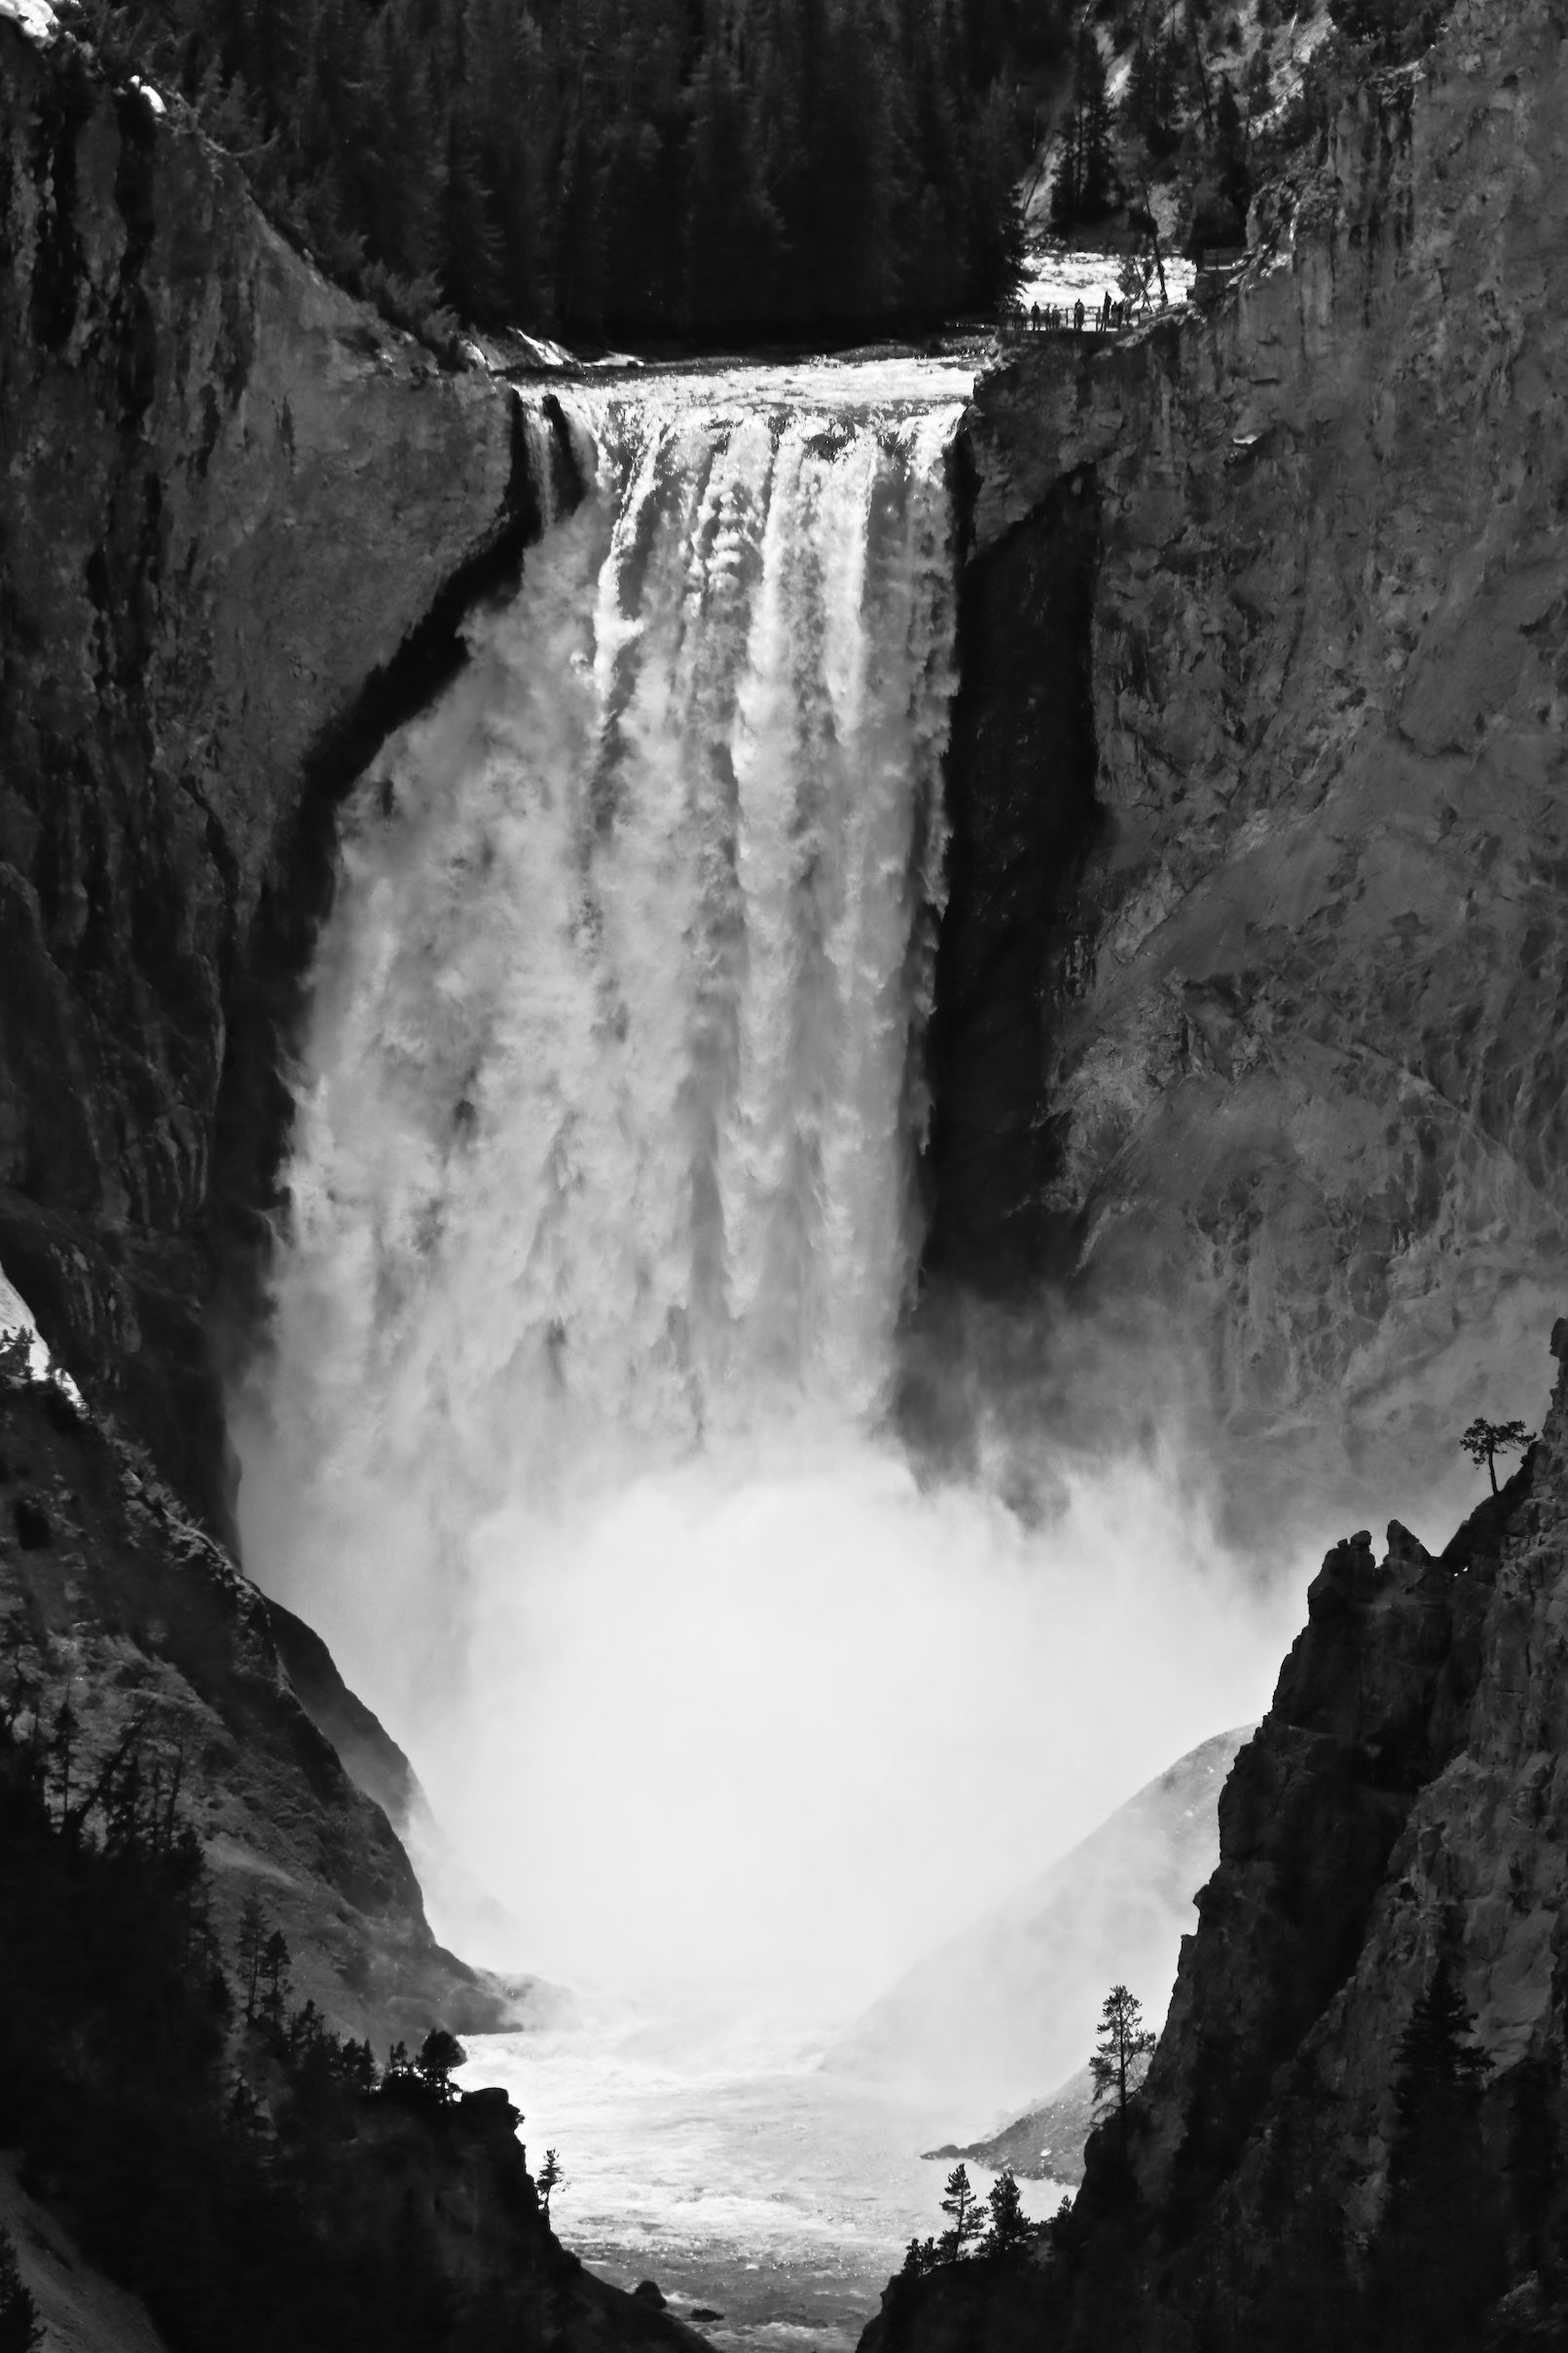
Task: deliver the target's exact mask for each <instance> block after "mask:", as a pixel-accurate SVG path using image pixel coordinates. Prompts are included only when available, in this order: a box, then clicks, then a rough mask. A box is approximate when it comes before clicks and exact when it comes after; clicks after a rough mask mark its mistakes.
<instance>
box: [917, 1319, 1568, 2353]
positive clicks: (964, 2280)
mask: <svg viewBox="0 0 1568 2353" xmlns="http://www.w3.org/2000/svg"><path fill="white" fill-rule="evenodd" d="M1553 1346H1554V1349H1555V1351H1556V1353H1557V1355H1558V1358H1559V1360H1560V1361H1559V1373H1558V1379H1557V1385H1556V1392H1555V1395H1554V1397H1553V1400H1552V1404H1551V1409H1550V1414H1549V1415H1548V1417H1547V1420H1546V1423H1545V1425H1544V1427H1543V1430H1542V1434H1541V1437H1540V1440H1539V1442H1538V1444H1537V1445H1536V1447H1535V1448H1534V1450H1533V1452H1532V1453H1531V1455H1530V1456H1529V1458H1528V1459H1527V1462H1526V1464H1525V1466H1524V1467H1523V1468H1522V1469H1521V1470H1520V1471H1519V1472H1518V1473H1517V1474H1516V1475H1515V1476H1514V1478H1513V1480H1512V1481H1511V1482H1510V1484H1509V1486H1508V1487H1507V1488H1506V1489H1505V1490H1504V1493H1503V1497H1502V1499H1501V1501H1500V1503H1499V1504H1498V1505H1497V1506H1496V1507H1493V1506H1491V1505H1490V1504H1488V1505H1487V1506H1486V1507H1484V1508H1483V1510H1482V1511H1481V1512H1479V1513H1477V1515H1476V1516H1475V1518H1474V1519H1473V1521H1472V1522H1470V1523H1467V1525H1466V1526H1465V1527H1464V1528H1462V1529H1461V1530H1460V1532H1459V1535H1458V1536H1457V1537H1456V1538H1455V1540H1454V1542H1453V1543H1452V1544H1451V1545H1450V1546H1449V1547H1448V1548H1447V1549H1446V1551H1445V1552H1444V1554H1443V1556H1442V1558H1441V1559H1434V1558H1433V1557H1432V1556H1431V1555H1429V1554H1428V1553H1427V1552H1425V1551H1424V1550H1423V1548H1422V1547H1421V1546H1420V1545H1419V1544H1417V1543H1416V1542H1415V1540H1414V1539H1413V1538H1412V1537H1411V1536H1410V1535H1409V1534H1408V1533H1407V1531H1406V1530H1404V1528H1402V1527H1400V1526H1398V1524H1397V1523H1396V1524H1395V1525H1394V1526H1391V1527H1390V1529H1389V1543H1388V1549H1387V1552H1386V1554H1385V1555H1384V1557H1383V1559H1382V1560H1381V1561H1379V1560H1378V1559H1377V1557H1376V1555H1375V1554H1374V1551H1373V1548H1372V1546H1371V1544H1370V1542H1369V1541H1368V1539H1367V1536H1366V1535H1365V1534H1364V1533H1363V1534H1358V1535H1356V1536H1352V1537H1351V1538H1349V1539H1347V1540H1346V1541H1345V1542H1343V1543H1341V1544H1338V1545H1336V1546H1335V1547H1334V1548H1333V1550H1332V1551H1331V1552H1330V1554H1329V1555H1328V1558H1327V1559H1326V1560H1325V1562H1324V1565H1323V1570H1322V1573H1321V1575H1320V1576H1319V1577H1318V1579H1317V1581H1316V1583H1315V1584H1314V1585H1313V1587H1312V1590H1311V1594H1310V1596H1309V1617H1308V1623H1307V1626H1306V1629H1305V1631H1304V1632H1303V1633H1302V1635H1301V1636H1300V1638H1299V1639H1298V1641H1297V1642H1296V1644H1295V1648H1294V1649H1293V1651H1292V1653H1291V1655H1290V1657H1289V1659H1288V1660H1287V1661H1286V1664H1285V1667H1284V1670H1283V1672H1282V1673H1281V1676H1280V1682H1279V1687H1278V1690H1277V1691H1276V1693H1275V1697H1274V1704H1273V1706H1272V1708H1271V1709H1270V1710H1269V1713H1268V1715H1267V1717H1266V1718H1265V1720H1264V1722H1263V1724H1262V1726H1261V1727H1260V1729H1259V1731H1258V1734H1257V1735H1256V1737H1255V1738H1254V1739H1253V1740H1252V1741H1251V1743H1250V1744H1249V1745H1248V1746H1246V1747H1244V1748H1243V1750H1242V1751H1241V1754H1240V1755H1239V1757H1238V1758H1237V1761H1236V1765H1235V1767H1234V1769H1233V1771H1232V1774H1231V1777H1230V1779H1229V1781H1228V1782H1227V1783H1226V1785H1225V1789H1224V1791H1223V1794H1222V1798H1221V1804H1220V1865H1219V1868H1218V1870H1217V1871H1216V1872H1215V1875H1214V1877H1213V1879H1212V1880H1211V1881H1210V1882H1209V1885H1208V1886H1207V1887H1206V1888H1205V1889H1204V1891H1203V1893H1202V1894H1201V1895H1200V1897H1199V1899H1198V1911H1199V1923H1200V1925H1199V1927H1198V1930H1197V1931H1196V1933H1195V1934H1194V1935H1192V1936H1191V1937H1189V1938H1187V1939H1186V1940H1185V1943H1184V1946H1183V1952H1182V1961H1181V1966H1180V1969H1179V1971H1178V1976H1177V1984H1176V1991H1175V1993H1174V1995H1173V1997H1172V2001H1171V2008H1170V2013H1169V2017H1168V2019H1167V2022H1166V2026H1165V2029H1164V2032H1163V2034H1162V2036H1161V2040H1160V2043H1159V2047H1158V2049H1157V2051H1156V2052H1155V2055H1154V2059H1153V2063H1152V2065H1151V2067H1150V2069H1149V2078H1148V2082H1147V2084H1146V2087H1145V2090H1144V2092H1143V2094H1142V2096H1141V2098H1140V2100H1139V2102H1138V2103H1137V2106H1136V2111H1135V2113H1134V2116H1133V2122H1132V2130H1131V2133H1130V2136H1129V2143H1128V2155H1129V2158H1130V2178H1129V2175H1128V2172H1127V2170H1125V2169H1124V2167H1123V2163H1122V2160H1121V2151H1120V2147H1119V2142H1118V2136H1117V2134H1116V2132H1115V2129H1114V2127H1113V2126H1108V2127H1106V2128H1105V2129H1104V2130H1102V2131H1101V2132H1100V2133H1099V2134H1098V2135H1097V2136H1096V2137H1095V2139H1094V2140H1093V2141H1092V2142H1091V2143H1090V2147H1089V2151H1088V2176H1087V2181H1086V2185H1085V2189H1084V2191H1083V2193H1082V2195H1081V2197H1080V2199H1079V2202H1078V2206H1077V2208H1076V2213H1075V2217H1074V2222H1073V2224H1072V2225H1071V2228H1070V2231H1069V2233H1068V2235H1067V2237H1066V2238H1065V2239H1064V2240H1063V2241H1062V2243H1061V2244H1060V2245H1059V2246H1058V2248H1057V2249H1056V2251H1055V2253H1054V2255H1053V2257H1052V2258H1051V2259H1050V2260H1048V2261H1043V2262H1041V2261H1035V2262H1033V2263H1031V2262H1027V2261H1026V2262H1024V2263H1021V2264H1020V2263H1014V2264H1013V2265H1011V2266H1006V2265H999V2264H995V2263H993V2264H991V2265H989V2266H988V2265H985V2264H978V2263H977V2264H975V2265H973V2266H972V2268H971V2267H967V2266H965V2267H960V2268H959V2269H958V2270H956V2271H955V2272H954V2273H953V2274H952V2275H951V2276H944V2275H938V2277H937V2278H936V2280H935V2281H934V2282H933V2283H932V2284H931V2286H930V2288H929V2289H919V2290H917V2289H915V2288H913V2287H911V2286H909V2285H907V2284H905V2285H903V2286H901V2287H899V2288H896V2289H895V2290H893V2291H892V2292H890V2296H889V2298H887V2299H886V2303H885V2314H884V2319H883V2321H882V2322H881V2323H880V2324H878V2326H877V2329H876V2331H875V2333H874V2336H873V2339H872V2341H873V2342H875V2343H877V2344H879V2345H882V2346H884V2347H888V2348H892V2347H903V2346H917V2345H918V2346H920V2347H922V2348H935V2347H937V2346H946V2345H948V2344H950V2343H956V2342H958V2341H960V2340H961V2339H962V2341H965V2342H967V2343H971V2344H978V2345H982V2346H985V2347H988V2348H990V2347H1000V2346H1003V2345H1010V2344H1011V2343H1012V2342H1013V2341H1014V2340H1015V2339H1016V2340H1017V2341H1020V2342H1022V2341H1024V2340H1025V2339H1026V2338H1027V2337H1028V2335H1029V2332H1030V2330H1031V2329H1033V2331H1034V2337H1033V2341H1034V2342H1035V2343H1036V2344H1037V2345H1039V2344H1040V2343H1044V2344H1046V2345H1047V2346H1048V2345H1054V2344H1061V2345H1064V2346H1066V2345H1072V2346H1075V2347H1076V2346H1078V2345H1090V2344H1092V2345H1095V2346H1106V2347H1112V2346H1120V2345H1122V2344H1127V2345H1138V2346H1140V2347H1142V2348H1144V2349H1145V2353H1164V2349H1165V2348H1185V2347H1186V2346H1188V2345H1196V2344H1198V2343H1200V2342H1207V2341H1212V2339H1210V2338H1208V2337H1205V2336H1204V2335H1203V2330H1204V2328H1205V2326H1207V2325H1209V2324H1210V2323H1211V2322H1212V2319H1213V2311H1212V2306H1213V2301H1214V2293H1215V2282H1216V2280H1217V2279H1218V2278H1221V2277H1222V2275H1223V2282H1224V2286H1225V2294H1226V2296H1227V2297H1228V2298H1230V2301H1231V2307H1232V2310H1233V2313H1234V2314H1235V2315H1239V2316H1240V2320H1241V2324H1242V2325H1243V2329H1244V2335H1243V2337H1242V2338H1241V2339H1240V2340H1239V2341H1249V2339H1248V2338H1247V2337H1246V2335H1245V2330H1246V2329H1254V2330H1258V2331H1260V2332H1261V2333H1260V2334H1259V2335H1258V2336H1257V2337H1256V2341H1260V2342H1273V2341H1276V2337H1275V2336H1274V2335H1271V2334H1270V2328H1271V2327H1274V2326H1275V2325H1276V2324H1277V2325H1279V2326H1283V2325H1284V2323H1283V2321H1282V2320H1281V2318H1280V2315H1281V2313H1282V2312H1283V2309H1284V2305H1285V2303H1286V2302H1288V2301H1289V2300H1290V2298H1292V2297H1295V2298H1297V2300H1299V2298H1301V2297H1302V2296H1306V2297H1307V2298H1310V2297H1311V2296H1312V2295H1314V2294H1318V2293H1321V2294H1322V2295H1323V2296H1324V2298H1325V2299H1326V2301H1327V2299H1330V2298H1331V2297H1332V2296H1334V2295H1335V2294H1337V2295H1338V2296H1339V2297H1340V2298H1341V2299H1342V2300H1343V2301H1344V2305H1345V2309H1344V2311H1343V2312H1342V2313H1341V2315H1340V2319H1339V2323H1338V2324H1337V2325H1338V2326H1339V2328H1340V2331H1341V2334H1340V2335H1338V2336H1334V2335H1332V2334H1331V2333H1330V2334H1328V2335H1321V2336H1319V2335H1312V2333H1311V2329H1310V2328H1308V2327H1307V2324H1306V2320H1305V2318H1303V2317H1302V2316H1301V2315H1300V2314H1299V2313H1298V2314H1297V2321H1298V2323H1299V2328H1300V2330H1301V2331H1304V2334H1299V2335H1298V2337H1295V2336H1293V2337H1290V2338H1283V2337H1282V2338H1280V2339H1279V2341H1291V2342H1295V2341H1300V2342H1302V2343H1313V2344H1316V2343H1318V2342H1319V2341H1322V2342H1324V2343H1325V2344H1327V2343H1329V2342H1335V2343H1343V2344H1346V2345H1352V2344H1354V2345H1362V2344H1382V2343H1383V2342H1385V2341H1386V2342H1390V2343H1392V2342H1394V2341H1395V2337H1394V2335H1384V2334H1382V2333H1380V2331H1379V2326H1378V2323H1377V2318H1376V2315H1377V2310H1378V2307H1377V2302H1376V2296H1375V2282H1373V2285H1372V2287H1371V2288H1370V2289H1368V2265H1369V2264H1370V2265H1372V2266H1375V2263H1376V2261H1378V2257H1379V2238H1378V2233H1379V2231H1380V2228H1381V2227H1382V2225H1383V2224H1384V2223H1385V2221H1386V2218H1387V2216H1388V2212H1389V2202H1390V2196H1391V2184H1392V2181H1393V2178H1394V2171H1395V2167H1396V2165H1397V2162H1398V2156H1399V2151H1400V2147H1401V2135H1402V2129H1404V2127H1403V2126H1402V2117H1401V2113H1400V2106H1399V2091H1400V2085H1401V2081H1402V2079H1403V2077H1402V2062H1401V2056H1400V2046H1401V2038H1402V2036H1403V2034H1404V2030H1405V2028H1406V2026H1407V2025H1408V2024H1409V2021H1410V2019H1411V2016H1412V2013H1413V2011H1414V2009H1415V2005H1416V2003H1417V2000H1418V1999H1419V1998H1420V1997H1421V1996H1423V1994H1425V1993H1426V1992H1427V1991H1428V1990H1429V1989H1430V1988H1431V1986H1432V1985H1433V1983H1434V1980H1435V1977H1436V1973H1437V1970H1438V1967H1439V1964H1440V1963H1442V1964H1444V1965H1445V1966H1446V1967H1447V1968H1448V1969H1449V1971H1450V1972H1451V1976H1452V1981H1453V1983H1454V1985H1455V1987H1456V1989H1457V1991H1458V1994H1459V1996H1460V1999H1461V2002H1462V2004H1463V2006H1464V2008H1465V2009H1466V2010H1467V2011H1468V2012H1470V2013H1471V2014H1472V2016H1473V2018H1474V2022H1475V2025H1474V2039H1475V2043H1476V2044H1477V2046H1478V2047H1479V2048H1480V2049H1482V2050H1483V2051H1484V2053H1485V2055H1486V2061H1487V2073H1486V2077H1485V2084H1484V2089H1483V2091H1482V2092H1481V2095H1480V2100H1479V2108H1478V2119H1479V2134H1480V2149H1481V2151H1482V2175H1483V2179H1484V2181H1485V2182H1486V2184H1487V2185H1488V2186H1489V2187H1488V2195H1489V2196H1490V2197H1491V2198H1492V2200H1493V2201H1494V2206H1495V2212H1494V2213H1493V2214H1492V2215H1491V2216H1490V2217H1487V2218H1484V2224H1483V2218H1482V2217H1480V2216H1479V2215H1477V2217H1476V2218H1475V2226H1476V2229H1477V2234H1478V2233H1479V2232H1480V2230H1481V2229H1482V2227H1483V2226H1485V2227H1489V2228H1490V2229H1491V2230H1492V2232H1493V2233H1494V2247H1495V2255H1494V2259H1493V2260H1494V2263H1495V2276H1494V2277H1492V2279H1491V2280H1490V2282H1489V2284H1488V2287H1487V2295H1488V2298H1489V2310H1488V2312H1486V2313H1481V2314H1477V2315H1475V2316H1473V2318H1472V2320H1471V2322H1470V2323H1469V2328H1470V2334H1469V2335H1467V2336H1465V2337H1464V2338H1463V2341H1465V2342H1466V2343H1469V2344H1474V2345H1476V2346H1477V2347H1479V2346H1480V2345H1482V2344H1486V2345H1492V2344H1496V2345H1499V2346H1501V2345H1505V2344H1517V2345H1525V2344H1529V2345H1536V2344H1539V2345H1542V2346H1545V2345H1548V2344H1556V2343H1559V2342H1561V2341H1562V2332H1563V2330H1564V2328H1565V2327H1568V2274H1565V2273H1564V2270H1563V2266H1562V2261H1561V2247H1562V2244H1563V2237H1562V2233H1563V2227H1564V2224H1565V2222H1568V2163H1565V2151H1568V2135H1565V2126H1568V2072H1565V2052H1568V1971H1565V1969H1564V1967H1563V1952H1564V1946H1565V1938H1568V1910H1565V1896H1568V1765H1565V1761H1564V1760H1565V1758H1568V1633H1565V1627H1568V1320H1565V1321H1562V1322H1559V1323H1558V1324H1557V1326H1556V1328H1555V1331H1554V1334H1553ZM1368 2248H1370V2250H1371V2253H1370V2257H1368V2254H1367V2250H1368ZM1287 2270H1289V2274H1290V2280H1291V2281H1293V2282H1294V2283H1295V2284H1294V2285H1287V2287H1286V2288H1284V2289H1282V2286H1281V2277H1282V2275H1284V2274H1285V2273H1286V2272H1287ZM1335 2283H1337V2286H1336V2284H1335ZM1363 2293H1367V2294H1368V2295H1369V2298H1370V2300H1369V2303H1368V2304H1367V2307H1366V2308H1365V2309H1362V2308H1360V2307H1359V2306H1358V2304H1357V2301H1356V2299H1357V2298H1358V2297H1359V2296H1360V2295H1362V2294H1363ZM1358 2312H1359V2317H1356V2318H1352V2317H1348V2316H1349V2315H1354V2314H1357V2313H1358ZM1270 2315H1272V2316H1273V2317H1272V2319H1271V2318H1270ZM1206 2316H1207V2319H1206ZM1320 2318H1322V2319H1323V2321H1324V2326H1325V2327H1326V2328H1327V2327H1328V2323H1329V2319H1330V2318H1331V2315H1328V2314H1326V2315H1323V2316H1320ZM1314 2325H1316V2324H1314ZM1390 2326H1391V2327H1392V2323H1391V2324H1390ZM1041 2332H1043V2334H1042V2333H1041ZM1368 2332H1369V2333H1368ZM1445 2341H1446V2340H1445Z"/></svg>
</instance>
